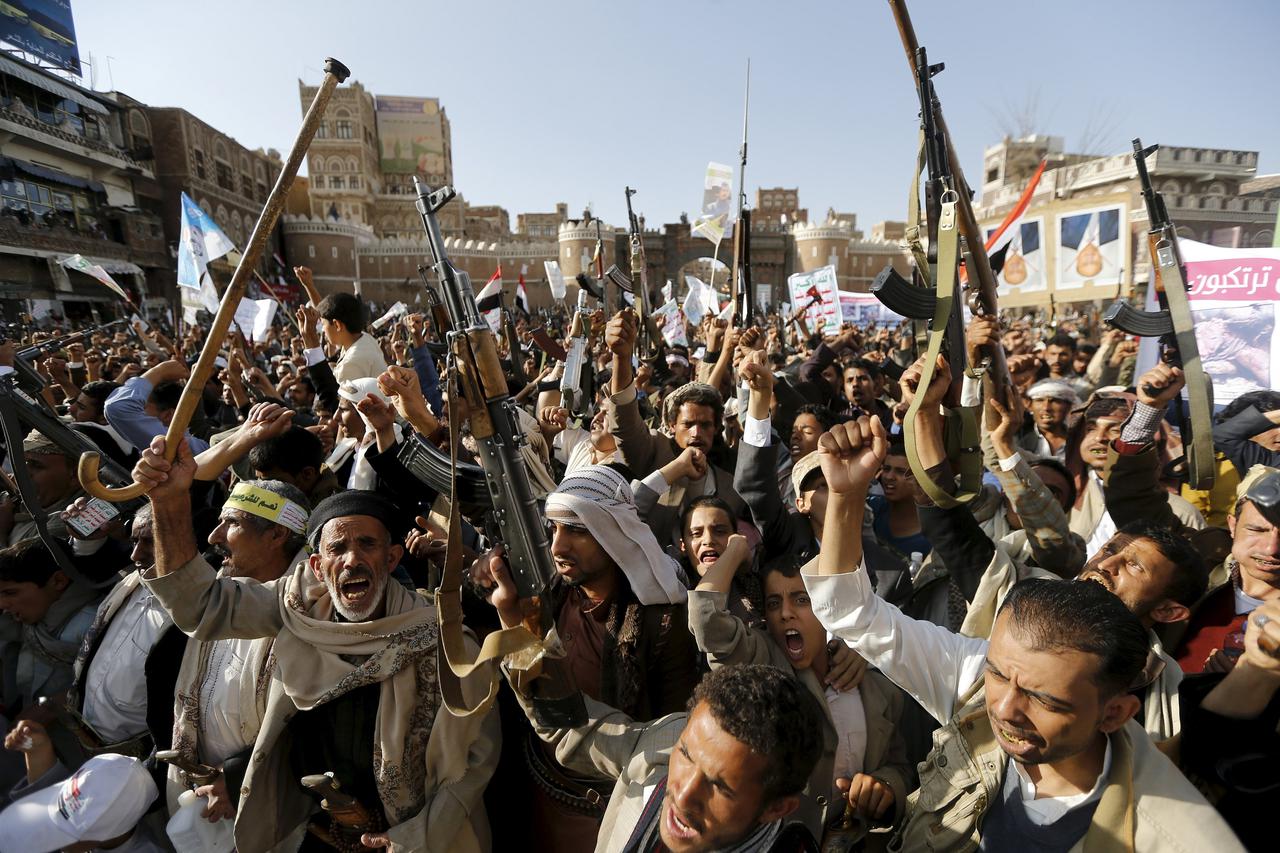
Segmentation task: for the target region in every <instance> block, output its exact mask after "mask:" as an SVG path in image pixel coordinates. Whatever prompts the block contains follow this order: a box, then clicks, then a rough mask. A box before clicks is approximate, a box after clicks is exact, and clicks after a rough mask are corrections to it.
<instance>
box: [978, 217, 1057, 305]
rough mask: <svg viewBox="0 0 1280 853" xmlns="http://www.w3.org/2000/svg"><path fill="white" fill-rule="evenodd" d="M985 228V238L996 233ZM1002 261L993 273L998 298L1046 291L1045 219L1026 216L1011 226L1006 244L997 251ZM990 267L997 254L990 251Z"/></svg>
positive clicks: (994, 263)
mask: <svg viewBox="0 0 1280 853" xmlns="http://www.w3.org/2000/svg"><path fill="white" fill-rule="evenodd" d="M995 230H996V229H994V228H988V229H987V236H988V237H990V236H991V235H992V234H993V233H995ZM1000 251H1001V252H1003V253H1004V262H1003V265H1001V266H1000V270H999V272H997V273H996V283H997V284H998V285H999V294H1000V296H1009V295H1010V294H1016V293H1034V292H1036V291H1043V290H1045V289H1046V288H1047V286H1048V285H1047V279H1046V276H1045V257H1046V253H1045V245H1044V218H1043V217H1040V216H1036V217H1028V218H1026V219H1023V220H1022V221H1021V222H1019V223H1017V225H1016V226H1014V227H1013V234H1012V236H1011V237H1010V238H1009V242H1008V244H1007V245H1006V246H1005V247H1004V248H1002V249H1001V250H1000ZM990 254H991V255H992V266H995V265H996V262H995V256H996V254H997V253H996V252H991V253H990Z"/></svg>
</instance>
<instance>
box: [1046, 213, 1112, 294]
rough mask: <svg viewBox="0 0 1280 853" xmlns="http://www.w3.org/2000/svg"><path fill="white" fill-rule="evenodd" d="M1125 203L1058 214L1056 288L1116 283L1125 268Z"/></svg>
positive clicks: (1064, 288)
mask: <svg viewBox="0 0 1280 853" xmlns="http://www.w3.org/2000/svg"><path fill="white" fill-rule="evenodd" d="M1127 221H1128V217H1127V215H1126V213H1125V206H1124V205H1122V204H1112V205H1107V206H1106V207H1098V208H1093V209H1092V210H1080V211H1076V212H1075V213H1071V214H1068V215H1065V216H1059V217H1058V262H1057V281H1056V282H1055V289H1057V290H1070V289H1073V288H1078V287H1089V286H1091V285H1093V284H1095V283H1096V284H1115V282H1117V281H1119V279H1120V276H1121V275H1122V273H1123V271H1124V258H1125V252H1126V250H1127V240H1126V235H1127V233H1128V229H1127V228H1121V227H1120V225H1121V223H1123V222H1127Z"/></svg>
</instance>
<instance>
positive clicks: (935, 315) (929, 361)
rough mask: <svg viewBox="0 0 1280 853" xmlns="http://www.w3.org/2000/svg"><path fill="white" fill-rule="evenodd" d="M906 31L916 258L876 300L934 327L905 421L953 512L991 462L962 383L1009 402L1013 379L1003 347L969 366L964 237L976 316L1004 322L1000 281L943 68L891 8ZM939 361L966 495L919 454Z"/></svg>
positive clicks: (916, 465) (923, 482) (911, 456)
mask: <svg viewBox="0 0 1280 853" xmlns="http://www.w3.org/2000/svg"><path fill="white" fill-rule="evenodd" d="M889 6H890V7H891V8H892V10H893V15H894V18H895V20H896V21H897V24H898V32H899V35H901V37H902V45H903V48H904V49H905V50H906V53H907V59H908V61H909V63H910V65H911V70H912V74H913V75H914V77H915V82H916V88H917V94H918V96H919V99H920V128H921V152H920V156H919V158H918V159H917V163H916V173H917V174H916V177H915V178H914V179H913V182H912V186H911V196H910V198H909V199H908V223H907V239H908V243H909V245H910V246H911V250H912V254H913V255H914V256H915V259H916V271H915V278H916V282H917V285H918V286H913V285H912V284H910V283H908V282H907V281H906V280H905V279H903V278H902V277H901V276H900V275H898V274H897V273H896V272H895V271H894V270H893V268H892V267H888V268H886V269H885V270H884V271H883V272H881V273H880V275H879V276H877V277H876V280H875V281H874V282H873V283H872V286H871V289H872V291H873V292H874V293H875V294H876V297H877V298H879V300H880V301H881V302H882V303H884V304H885V305H886V306H887V307H889V308H890V309H891V310H893V311H895V312H897V313H898V314H901V315H902V316H904V317H909V318H911V319H913V320H928V321H929V335H928V343H929V346H928V350H927V354H926V357H925V360H924V371H923V374H922V376H921V378H920V393H918V394H917V395H916V397H915V400H914V401H913V403H912V407H911V410H910V411H909V412H908V414H907V417H906V419H905V422H904V429H903V432H904V437H905V439H906V446H907V459H908V461H909V462H910V463H911V470H912V472H913V473H914V474H915V477H916V481H917V482H918V483H919V484H920V487H921V489H923V490H924V492H925V494H926V495H928V496H929V498H930V499H931V500H932V501H933V502H934V503H935V504H937V505H938V506H942V507H953V506H957V505H959V504H961V503H967V502H968V501H970V500H972V499H973V498H974V497H975V496H976V495H977V493H978V490H979V489H980V487H981V481H982V459H981V449H980V447H979V438H980V433H979V412H978V408H979V407H967V408H966V407H962V406H961V405H960V391H961V384H962V383H961V380H962V377H963V375H964V374H965V373H966V372H967V373H968V374H969V375H970V376H971V377H974V378H976V377H979V376H981V377H982V378H983V384H984V386H985V387H986V389H987V392H988V393H989V394H994V395H995V397H996V398H997V399H999V400H1002V401H1004V402H1006V403H1007V401H1008V394H1009V389H1010V388H1011V385H1012V383H1011V382H1010V380H1009V371H1008V368H1007V367H1006V366H1005V359H1004V349H1003V348H1002V347H1001V346H1000V344H999V343H998V342H996V343H994V344H991V345H988V346H986V347H984V348H983V353H982V356H983V357H982V359H981V361H980V363H978V364H975V365H967V366H966V354H965V340H964V326H963V314H962V310H961V308H962V301H961V295H962V294H961V292H960V290H959V288H958V284H957V282H958V265H959V262H960V259H961V256H962V248H961V243H960V238H961V237H963V238H964V245H963V258H964V266H965V269H966V271H967V274H968V281H967V282H966V284H965V288H967V289H968V290H969V291H970V299H969V306H970V309H971V310H972V311H973V312H974V313H975V314H982V315H987V316H993V317H994V316H997V301H996V279H995V275H994V273H993V272H992V270H991V262H990V260H989V259H988V257H987V253H986V249H985V248H984V246H985V244H984V239H985V238H984V236H983V234H982V230H981V228H980V227H979V226H978V220H977V217H976V216H975V215H974V212H973V204H972V197H973V193H972V191H971V190H970V189H969V184H968V182H966V181H965V179H964V173H963V172H962V171H961V169H960V162H959V158H957V157H956V154H955V147H954V145H953V144H952V142H951V135H950V133H949V132H948V131H947V124H946V120H945V119H944V118H943V116H942V106H941V104H940V103H939V101H938V97H937V93H936V92H935V90H934V87H933V77H934V76H935V75H936V74H938V72H940V71H942V69H943V67H944V66H943V64H942V63H939V64H937V65H930V64H929V60H928V56H927V54H926V52H925V49H924V48H922V47H921V46H920V44H919V42H918V41H917V40H916V34H915V29H914V28H913V27H912V25H911V18H910V16H909V15H908V13H907V7H906V2H905V0H889ZM922 167H923V168H927V171H928V179H927V181H926V183H925V222H926V231H927V238H928V252H927V253H926V252H925V251H924V250H923V249H922V248H921V246H920V229H919V220H920V215H919V203H920V202H919V195H918V192H917V187H916V183H917V182H918V180H919V172H920V170H921V168H922ZM939 354H945V355H946V358H947V363H948V367H949V369H950V371H951V380H952V381H951V385H950V388H949V389H948V392H947V397H946V399H945V400H944V401H943V405H944V408H945V410H946V448H947V457H948V459H949V460H950V462H951V466H952V468H953V469H954V470H955V471H956V472H957V473H958V474H959V476H960V483H959V488H958V490H956V489H955V488H953V486H952V484H950V483H938V482H936V481H935V480H934V479H933V477H932V475H931V473H930V472H929V471H927V470H925V468H924V466H923V465H922V464H921V462H920V458H919V454H918V453H917V452H916V446H915V419H916V414H917V413H918V412H919V406H920V404H921V403H922V401H923V397H924V389H925V388H927V387H928V385H929V383H930V381H931V380H932V378H933V371H934V369H935V366H936V362H937V357H938V355H939Z"/></svg>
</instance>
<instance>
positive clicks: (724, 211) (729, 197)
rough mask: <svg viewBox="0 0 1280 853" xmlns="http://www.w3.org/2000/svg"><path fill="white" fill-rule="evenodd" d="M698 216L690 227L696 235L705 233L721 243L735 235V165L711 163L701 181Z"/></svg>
mask: <svg viewBox="0 0 1280 853" xmlns="http://www.w3.org/2000/svg"><path fill="white" fill-rule="evenodd" d="M698 210H699V211H700V212H699V214H698V217H697V218H696V219H694V220H693V225H691V226H690V227H689V231H690V232H691V233H692V234H693V235H694V236H695V237H705V238H706V239H708V240H710V241H711V242H712V243H719V242H720V241H721V240H723V239H724V238H725V237H732V236H733V221H734V218H735V216H736V215H737V214H736V212H735V208H734V205H733V168H732V167H730V166H726V165H724V164H723V163H714V162H713V163H708V164H707V172H706V175H705V176H704V177H703V181H702V205H701V207H699V208H698Z"/></svg>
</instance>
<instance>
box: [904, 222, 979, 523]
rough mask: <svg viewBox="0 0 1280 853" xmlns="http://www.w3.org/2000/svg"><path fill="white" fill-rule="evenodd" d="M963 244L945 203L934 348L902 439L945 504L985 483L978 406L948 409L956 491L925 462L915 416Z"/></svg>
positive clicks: (927, 489)
mask: <svg viewBox="0 0 1280 853" xmlns="http://www.w3.org/2000/svg"><path fill="white" fill-rule="evenodd" d="M959 246H960V233H959V231H958V229H957V228H956V203H955V202H954V201H947V202H944V203H943V205H942V215H941V217H940V219H939V222H938V269H937V275H936V281H937V288H936V290H935V291H934V296H935V297H936V298H937V307H936V308H935V309H934V313H933V320H932V322H931V324H930V327H929V347H928V350H927V351H926V353H925V358H924V365H923V370H922V371H921V374H920V383H919V385H918V386H917V387H916V394H915V397H914V398H913V399H912V401H911V407H910V408H909V409H908V410H907V416H906V418H905V419H904V421H903V438H904V441H905V444H906V449H907V462H908V463H909V464H910V465H911V471H912V473H913V474H914V475H915V478H916V483H917V484H918V485H919V486H920V488H921V490H922V491H923V492H924V493H925V495H927V496H928V498H929V499H930V500H931V501H933V503H934V504H935V505H936V506H940V507H942V508H943V509H950V508H952V507H956V506H960V505H961V504H965V503H968V502H969V501H971V500H973V498H974V497H976V496H977V494H978V490H979V489H980V488H981V486H982V458H981V450H980V447H979V444H980V441H979V433H978V412H977V408H976V407H969V408H966V407H956V408H954V409H953V408H948V409H947V410H946V416H945V421H944V445H945V448H944V449H945V450H946V453H947V458H948V459H951V460H952V467H953V468H954V469H955V470H956V472H957V473H958V474H959V475H960V483H959V489H958V490H957V491H956V493H955V494H952V493H951V491H950V490H948V489H947V488H944V487H943V486H941V485H939V484H938V483H937V482H935V481H934V479H933V477H932V476H931V474H930V472H929V470H928V469H927V468H926V467H925V466H924V464H923V463H922V462H921V461H920V454H919V451H918V449H917V447H916V429H915V425H916V418H917V416H918V415H919V413H920V406H921V403H923V401H924V397H925V391H926V390H927V389H928V387H929V385H930V383H931V382H932V381H933V373H934V370H935V369H936V368H937V363H938V355H939V354H941V352H942V345H943V343H945V341H946V337H947V325H948V322H949V321H950V319H951V310H952V306H953V305H954V302H955V299H956V259H957V254H958V251H959Z"/></svg>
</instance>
